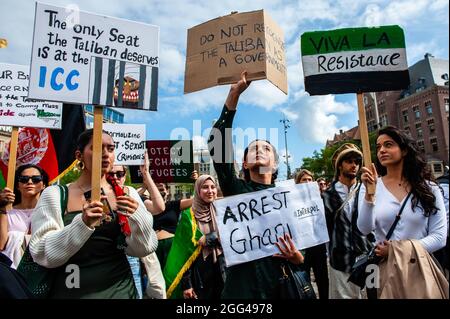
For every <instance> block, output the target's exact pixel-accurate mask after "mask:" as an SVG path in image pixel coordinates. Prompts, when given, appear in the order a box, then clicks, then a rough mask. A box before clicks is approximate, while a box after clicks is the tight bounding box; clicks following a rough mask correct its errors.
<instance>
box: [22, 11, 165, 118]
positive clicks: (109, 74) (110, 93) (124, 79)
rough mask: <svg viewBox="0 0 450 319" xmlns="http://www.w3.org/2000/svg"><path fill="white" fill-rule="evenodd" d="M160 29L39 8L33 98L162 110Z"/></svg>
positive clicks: (36, 15) (35, 32) (81, 13)
mask: <svg viewBox="0 0 450 319" xmlns="http://www.w3.org/2000/svg"><path fill="white" fill-rule="evenodd" d="M158 50H159V27H157V26H152V25H148V24H143V23H138V22H133V21H127V20H122V19H117V18H111V17H106V16H100V15H95V14H90V13H86V12H82V11H70V10H66V8H61V7H55V6H50V5H45V4H41V3H36V13H35V24H34V37H33V50H32V58H31V72H30V85H29V86H30V90H29V97H30V98H34V99H40V100H53V101H62V102H69V103H76V104H96V105H107V106H115V107H126V108H135V109H144V110H148V109H150V110H156V103H157V84H158V65H159V56H158Z"/></svg>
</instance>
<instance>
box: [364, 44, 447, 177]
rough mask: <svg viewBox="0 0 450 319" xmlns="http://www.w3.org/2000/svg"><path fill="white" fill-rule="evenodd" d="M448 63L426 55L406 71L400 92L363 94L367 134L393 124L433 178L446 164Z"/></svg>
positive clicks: (441, 171) (438, 174)
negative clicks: (405, 135)
mask: <svg viewBox="0 0 450 319" xmlns="http://www.w3.org/2000/svg"><path fill="white" fill-rule="evenodd" d="M448 73H449V63H448V60H442V59H436V58H435V57H434V56H432V55H431V54H429V53H427V54H425V56H424V59H422V60H420V61H418V62H417V63H415V64H414V65H413V66H411V67H410V68H409V75H410V81H411V82H410V86H409V88H408V89H407V90H404V91H387V92H377V93H366V94H364V105H365V109H366V118H367V126H368V130H369V132H371V131H374V130H376V129H377V128H379V127H383V126H386V125H393V126H396V127H398V128H400V129H402V130H406V131H408V132H410V134H411V136H412V137H413V138H414V139H416V141H417V143H418V145H419V147H420V148H421V149H422V151H423V152H424V153H425V155H426V158H427V161H428V163H429V164H430V166H431V168H432V170H433V172H434V173H435V175H436V176H440V175H441V174H442V173H443V170H444V167H443V165H449V153H448V152H449V147H448V144H449V143H448V142H449V141H448V139H449V136H448V135H449V118H448V103H449V102H448V100H449V91H448Z"/></svg>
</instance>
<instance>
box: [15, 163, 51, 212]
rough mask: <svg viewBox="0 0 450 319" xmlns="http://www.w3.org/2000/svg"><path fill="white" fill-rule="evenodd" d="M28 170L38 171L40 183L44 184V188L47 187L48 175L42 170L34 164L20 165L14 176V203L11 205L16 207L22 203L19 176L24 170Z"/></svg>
mask: <svg viewBox="0 0 450 319" xmlns="http://www.w3.org/2000/svg"><path fill="white" fill-rule="evenodd" d="M29 168H34V169H37V170H38V171H39V174H40V175H41V176H42V182H43V183H44V186H45V187H47V186H48V179H49V178H48V174H47V172H46V171H44V170H43V169H42V168H40V167H39V166H37V165H34V164H24V165H20V166H19V167H18V168H17V169H16V173H15V176H14V195H15V198H14V203H13V205H18V204H20V203H21V202H22V194H21V193H20V191H19V176H22V172H23V171H24V170H26V169H29Z"/></svg>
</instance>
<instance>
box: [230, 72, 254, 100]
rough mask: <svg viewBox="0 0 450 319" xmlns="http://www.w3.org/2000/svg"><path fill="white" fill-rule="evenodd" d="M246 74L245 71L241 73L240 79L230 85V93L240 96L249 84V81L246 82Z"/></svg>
mask: <svg viewBox="0 0 450 319" xmlns="http://www.w3.org/2000/svg"><path fill="white" fill-rule="evenodd" d="M247 74H248V73H247V70H245V71H243V72H242V73H241V79H240V80H239V81H237V83H233V84H232V85H231V88H230V91H232V92H234V93H237V94H239V95H241V94H242V92H244V91H245V90H246V89H247V88H248V87H249V85H250V83H251V81H247Z"/></svg>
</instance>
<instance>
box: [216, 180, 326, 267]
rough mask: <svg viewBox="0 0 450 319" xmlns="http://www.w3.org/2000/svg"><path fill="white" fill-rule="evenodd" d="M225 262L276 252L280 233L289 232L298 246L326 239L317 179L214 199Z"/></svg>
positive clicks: (317, 242)
mask: <svg viewBox="0 0 450 319" xmlns="http://www.w3.org/2000/svg"><path fill="white" fill-rule="evenodd" d="M214 207H215V209H216V218H217V225H218V228H219V236H220V242H221V245H222V248H223V252H224V255H225V262H226V264H227V266H228V267H229V266H233V265H237V264H241V263H244V262H248V261H252V260H255V259H260V258H263V257H267V256H271V255H274V254H276V253H279V252H280V251H279V249H278V248H277V246H276V245H275V243H276V242H277V241H278V238H279V237H282V236H284V235H285V234H289V235H290V236H291V238H292V240H293V242H294V243H295V247H296V248H297V249H304V248H308V247H312V246H316V245H319V244H322V243H325V242H328V241H329V238H328V230H327V225H326V221H325V209H324V206H323V201H322V198H321V197H320V190H319V186H318V185H317V183H304V184H296V185H292V186H288V187H274V188H269V189H266V190H262V191H258V192H252V193H246V194H242V195H235V196H230V197H226V198H224V199H220V200H216V201H215V202H214Z"/></svg>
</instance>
